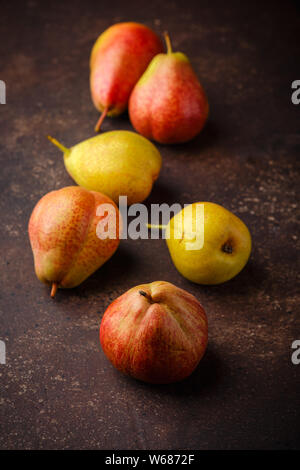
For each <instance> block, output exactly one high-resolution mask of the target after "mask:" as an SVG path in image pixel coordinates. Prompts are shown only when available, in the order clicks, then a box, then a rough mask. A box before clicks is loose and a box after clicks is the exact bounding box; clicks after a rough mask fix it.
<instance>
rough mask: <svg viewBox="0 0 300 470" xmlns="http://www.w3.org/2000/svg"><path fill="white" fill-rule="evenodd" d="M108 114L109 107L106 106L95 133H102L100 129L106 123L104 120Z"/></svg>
mask: <svg viewBox="0 0 300 470" xmlns="http://www.w3.org/2000/svg"><path fill="white" fill-rule="evenodd" d="M107 113H108V106H105V108H104V109H103V111H102V114H101V115H100V117H99V119H98V121H97V124H96V125H95V132H99V131H100V127H101V125H102V122H103V121H104V119H105V118H106V115H107Z"/></svg>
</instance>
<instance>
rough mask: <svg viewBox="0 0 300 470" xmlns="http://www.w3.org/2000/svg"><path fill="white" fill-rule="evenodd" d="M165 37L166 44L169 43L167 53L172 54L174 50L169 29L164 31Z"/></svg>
mask: <svg viewBox="0 0 300 470" xmlns="http://www.w3.org/2000/svg"><path fill="white" fill-rule="evenodd" d="M164 38H165V41H166V45H167V54H172V52H173V50H172V44H171V39H170V36H169V33H168V31H165V32H164Z"/></svg>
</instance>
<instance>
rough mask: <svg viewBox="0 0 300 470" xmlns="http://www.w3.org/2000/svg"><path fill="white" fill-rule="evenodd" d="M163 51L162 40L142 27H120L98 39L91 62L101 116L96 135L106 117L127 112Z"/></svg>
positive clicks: (95, 102)
mask: <svg viewBox="0 0 300 470" xmlns="http://www.w3.org/2000/svg"><path fill="white" fill-rule="evenodd" d="M162 51H163V45H162V42H161V40H160V38H159V37H158V36H157V35H156V34H155V33H154V32H153V31H152V30H151V29H150V28H148V27H147V26H145V25H142V24H139V23H133V22H129V23H118V24H115V25H113V26H111V27H110V28H108V29H107V30H106V31H104V32H103V33H102V34H101V35H100V36H99V38H98V39H97V41H96V42H95V44H94V47H93V49H92V53H91V58H90V88H91V95H92V100H93V102H94V105H95V107H96V108H97V109H98V110H99V111H101V113H102V114H101V116H100V118H99V120H98V122H97V124H96V127H95V131H96V132H97V131H99V130H100V126H101V124H102V122H103V119H104V118H105V116H106V115H108V116H118V115H119V114H121V113H122V112H123V111H125V109H126V108H127V104H128V99H129V95H130V93H131V91H132V89H133V87H134V85H135V84H136V82H137V81H138V79H139V78H140V76H141V75H142V74H143V73H144V71H145V70H146V68H147V66H148V64H149V62H150V61H151V59H152V58H153V57H154V56H155V55H156V54H159V53H160V52H162Z"/></svg>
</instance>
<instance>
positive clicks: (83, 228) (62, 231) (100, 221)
mask: <svg viewBox="0 0 300 470" xmlns="http://www.w3.org/2000/svg"><path fill="white" fill-rule="evenodd" d="M104 204H105V206H104ZM100 207H102V208H103V209H106V210H102V211H101V210H100V211H99V209H100ZM102 226H103V227H102ZM101 230H102V231H103V230H104V232H105V231H107V230H109V234H108V236H107V238H105V237H104V234H103V235H101V233H100V231H101ZM28 231H29V238H30V243H31V247H32V251H33V255H34V265H35V272H36V275H37V277H38V279H39V280H40V281H42V282H44V283H46V284H49V285H51V286H52V290H51V296H52V297H54V295H55V293H56V290H57V288H60V287H61V288H70V287H75V286H78V285H79V284H81V282H83V281H84V280H85V279H86V278H87V277H89V276H90V275H91V274H92V273H93V272H94V271H96V270H97V269H98V268H100V266H102V265H103V264H104V263H105V262H106V261H107V260H108V259H109V258H110V257H111V256H112V255H113V254H114V252H115V251H116V249H117V247H118V245H119V211H118V208H117V206H116V205H115V203H114V202H113V201H112V200H111V199H110V198H109V197H107V196H105V195H104V194H101V193H98V192H95V191H87V190H86V189H84V188H81V187H79V186H68V187H66V188H62V189H59V190H58V191H51V192H50V193H48V194H46V195H45V196H43V197H42V199H40V201H39V202H38V203H37V205H36V206H35V208H34V210H33V212H32V214H31V217H30V220H29V226H28ZM99 233H100V236H101V238H99Z"/></svg>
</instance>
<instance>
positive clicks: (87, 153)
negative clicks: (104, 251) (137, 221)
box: [48, 131, 161, 204]
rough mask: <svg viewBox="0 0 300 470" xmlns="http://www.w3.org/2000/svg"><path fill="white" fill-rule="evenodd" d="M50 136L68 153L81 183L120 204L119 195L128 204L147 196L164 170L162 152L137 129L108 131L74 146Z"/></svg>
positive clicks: (70, 168) (71, 169)
mask: <svg viewBox="0 0 300 470" xmlns="http://www.w3.org/2000/svg"><path fill="white" fill-rule="evenodd" d="M48 138H49V139H50V141H51V142H52V143H54V144H55V145H56V146H57V147H59V148H60V150H62V151H63V152H64V162H65V166H66V169H67V171H68V172H69V174H70V176H71V177H72V178H73V179H74V180H75V181H76V183H77V184H79V185H80V186H82V187H84V188H86V189H89V190H91V191H99V192H101V193H104V194H106V195H107V196H109V197H110V198H111V199H113V201H115V202H116V203H118V199H119V196H127V197H128V204H133V203H136V202H141V201H143V200H144V199H146V197H147V196H148V195H149V194H150V192H151V189H152V185H153V182H154V181H155V180H156V179H157V177H158V175H159V172H160V168H161V155H160V153H159V151H158V150H157V149H156V147H155V146H154V145H153V144H152V143H151V142H150V141H149V140H147V139H145V138H144V137H142V136H140V135H138V134H136V133H135V132H129V131H111V132H105V133H103V134H100V135H96V136H95V137H92V138H90V139H87V140H84V141H83V142H81V143H79V144H77V145H75V146H74V147H71V148H70V149H67V148H66V147H64V146H63V145H62V144H60V143H59V142H58V141H57V140H56V139H53V138H52V137H48Z"/></svg>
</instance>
